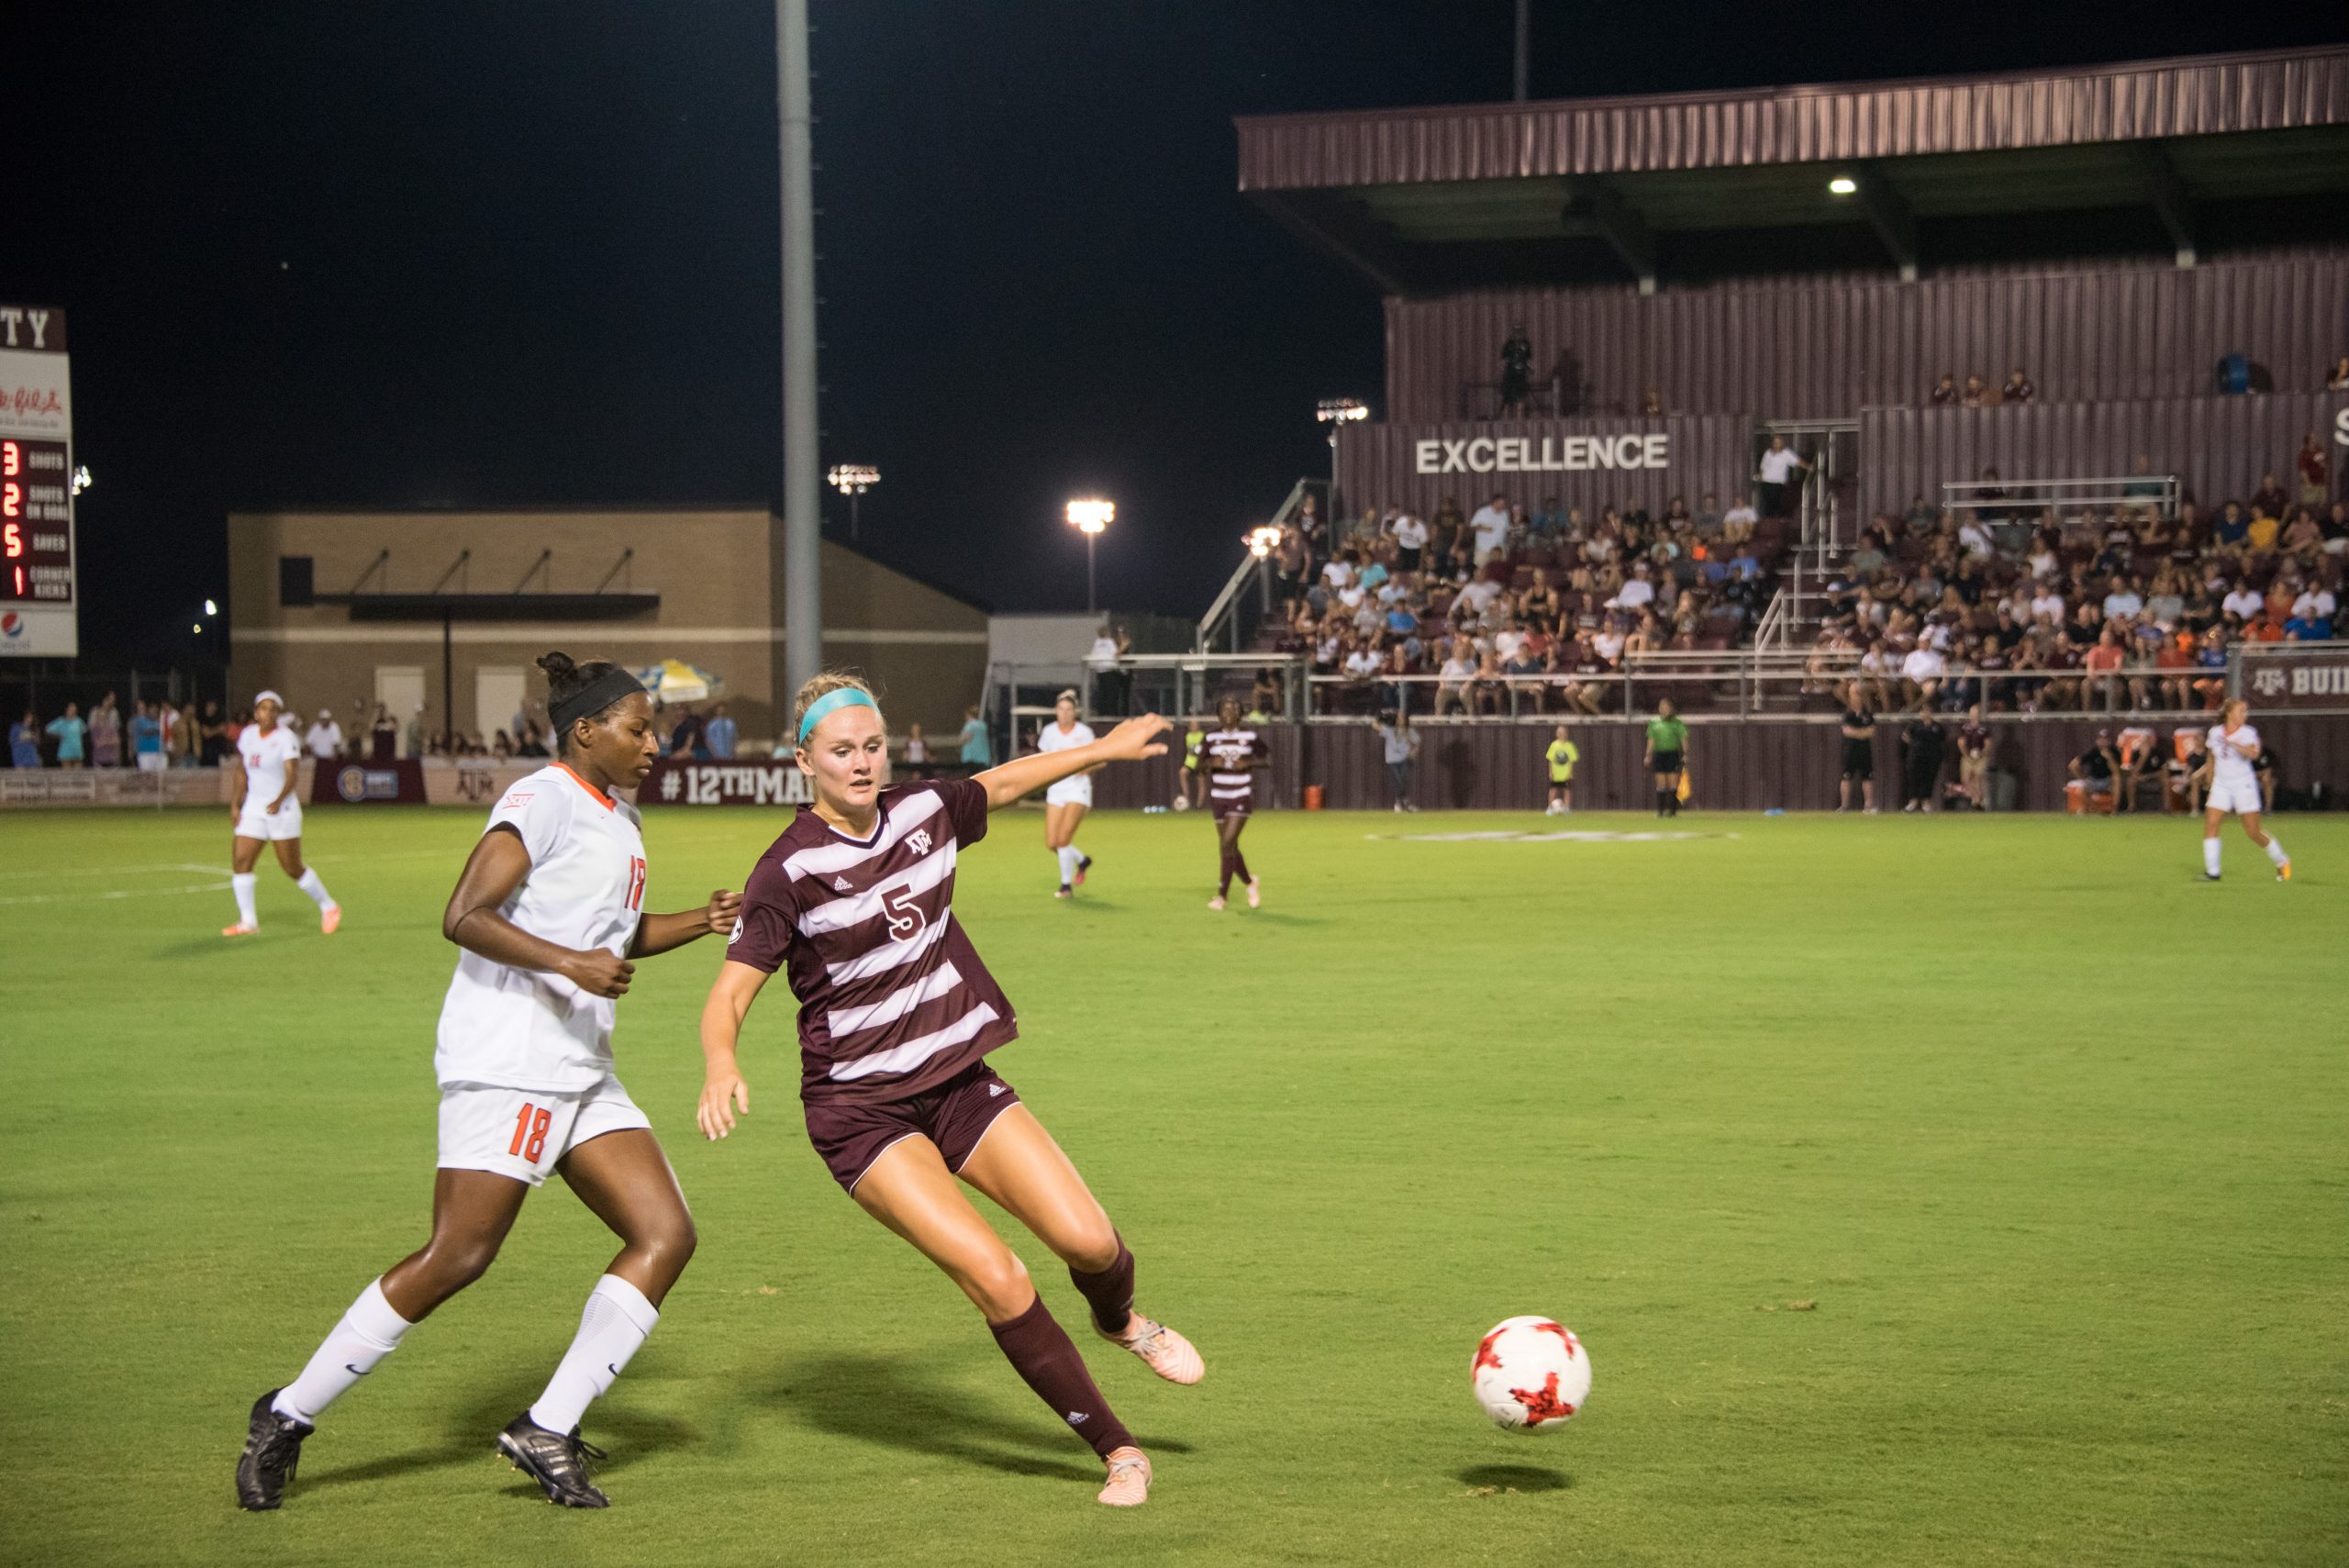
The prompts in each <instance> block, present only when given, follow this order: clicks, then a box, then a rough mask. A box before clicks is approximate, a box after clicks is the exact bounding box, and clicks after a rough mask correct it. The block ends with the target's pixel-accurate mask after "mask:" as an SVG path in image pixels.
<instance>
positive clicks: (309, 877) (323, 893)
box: [294, 866, 334, 909]
mask: <svg viewBox="0 0 2349 1568" xmlns="http://www.w3.org/2000/svg"><path fill="white" fill-rule="evenodd" d="M294 885H295V886H296V887H298V888H300V889H301V890H302V891H303V892H305V893H306V894H308V895H310V902H311V903H313V904H315V905H317V906H318V907H319V908H321V909H331V908H333V907H334V900H333V899H332V898H331V897H329V896H328V895H327V884H325V883H323V882H320V881H319V880H318V873H317V867H315V866H305V867H303V868H302V879H301V880H300V881H299V882H296V883H295V884H294Z"/></svg>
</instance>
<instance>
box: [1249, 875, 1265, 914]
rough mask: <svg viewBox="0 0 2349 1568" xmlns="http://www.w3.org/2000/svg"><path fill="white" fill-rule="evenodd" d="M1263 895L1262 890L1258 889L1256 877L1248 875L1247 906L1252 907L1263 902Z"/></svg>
mask: <svg viewBox="0 0 2349 1568" xmlns="http://www.w3.org/2000/svg"><path fill="white" fill-rule="evenodd" d="M1262 903H1264V894H1263V892H1262V891H1260V890H1259V888H1258V886H1257V884H1256V879H1255V878H1254V877H1250V878H1249V879H1248V907H1249V908H1251V909H1253V908H1255V907H1256V906H1259V905H1261V904H1262Z"/></svg>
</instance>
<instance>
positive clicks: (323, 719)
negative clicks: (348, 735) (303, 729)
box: [302, 707, 342, 762]
mask: <svg viewBox="0 0 2349 1568" xmlns="http://www.w3.org/2000/svg"><path fill="white" fill-rule="evenodd" d="M302 743H303V744H304V745H306V746H307V747H308V748H309V749H310V755H311V756H313V757H315V758H317V760H318V761H319V762H333V761H334V760H335V759H336V758H337V757H340V756H341V755H342V726H341V725H340V724H337V723H336V722H335V721H334V710H333V709H332V708H327V707H322V708H320V709H318V721H317V723H316V724H313V725H312V726H310V732H309V733H308V734H307V735H305V736H304V737H302Z"/></svg>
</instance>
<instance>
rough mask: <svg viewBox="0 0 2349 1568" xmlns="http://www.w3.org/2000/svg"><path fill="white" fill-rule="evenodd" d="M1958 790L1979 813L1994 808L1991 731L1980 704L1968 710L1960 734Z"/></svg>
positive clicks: (1958, 733)
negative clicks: (1991, 772)
mask: <svg viewBox="0 0 2349 1568" xmlns="http://www.w3.org/2000/svg"><path fill="white" fill-rule="evenodd" d="M1957 787H1958V788H1959V789H1960V790H1962V791H1963V792H1965V798H1966V799H1967V800H1968V801H1970V802H1972V803H1973V806H1974V809H1975V810H1976V811H1987V810H1989V809H1990V731H1989V728H1988V727H1987V726H1986V725H1985V724H1984V723H1983V722H1982V708H1981V706H1980V705H1979V704H1976V706H1973V707H1969V708H1967V709H1966V710H1965V724H1964V725H1963V726H1961V727H1960V728H1959V729H1958V732H1957Z"/></svg>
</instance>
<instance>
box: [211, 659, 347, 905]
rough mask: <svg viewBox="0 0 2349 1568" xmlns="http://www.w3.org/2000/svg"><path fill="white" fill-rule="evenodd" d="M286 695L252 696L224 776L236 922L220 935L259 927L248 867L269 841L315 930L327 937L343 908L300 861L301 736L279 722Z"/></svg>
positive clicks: (253, 878) (253, 880)
mask: <svg viewBox="0 0 2349 1568" xmlns="http://www.w3.org/2000/svg"><path fill="white" fill-rule="evenodd" d="M284 711H285V699H284V697H281V696H279V695H277V694H276V693H275V692H263V693H262V694H261V695H259V696H257V697H255V698H253V721H252V722H251V723H250V724H248V725H247V726H245V728H243V729H242V730H241V731H239V734H238V736H237V762H238V764H239V765H238V768H237V771H236V772H235V773H231V774H230V775H229V776H228V789H229V803H228V820H229V821H230V822H231V823H233V824H235V828H234V829H233V830H234V832H235V834H236V837H235V838H234V839H233V840H230V842H229V846H228V865H229V876H228V887H229V891H231V892H233V893H234V894H235V895H237V923H236V924H235V925H233V926H223V927H222V928H221V929H220V934H221V935H222V936H224V937H249V936H251V935H252V934H253V933H254V932H255V931H258V930H260V929H261V917H260V915H259V914H258V913H257V912H256V910H255V907H254V902H253V885H254V884H255V883H256V882H258V881H259V880H260V879H259V878H258V877H256V876H255V875H254V874H253V867H254V866H256V865H258V864H259V863H260V862H261V847H262V845H263V844H271V845H274V846H275V847H276V850H277V863H278V865H279V867H280V868H281V869H282V870H284V873H285V874H286V875H288V876H290V877H292V878H293V879H294V885H295V886H296V887H298V888H300V889H301V890H302V891H303V892H305V893H306V894H308V895H310V901H311V902H312V903H314V904H316V905H317V906H318V929H319V930H321V931H325V932H327V933H328V935H332V934H333V932H334V929H335V928H336V927H337V926H340V925H341V924H342V906H341V905H340V904H337V903H336V902H335V901H334V899H333V897H332V896H331V895H328V892H327V884H325V883H323V882H320V881H319V880H318V873H317V872H315V871H312V870H311V869H310V868H309V867H307V866H306V865H304V864H303V863H302V803H301V801H300V800H299V799H297V798H296V797H295V785H296V784H298V783H299V782H300V780H299V774H298V773H296V771H295V765H294V764H295V762H296V761H297V760H298V759H299V758H300V757H301V755H302V739H301V737H300V736H298V735H296V734H295V733H294V727H293V726H292V725H284V726H281V725H280V724H279V723H278V718H279V717H280V716H281V715H283V714H284Z"/></svg>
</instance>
